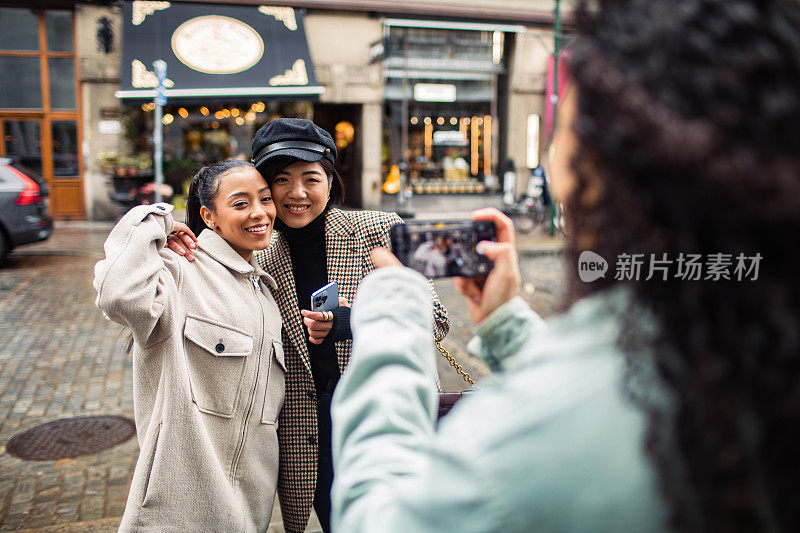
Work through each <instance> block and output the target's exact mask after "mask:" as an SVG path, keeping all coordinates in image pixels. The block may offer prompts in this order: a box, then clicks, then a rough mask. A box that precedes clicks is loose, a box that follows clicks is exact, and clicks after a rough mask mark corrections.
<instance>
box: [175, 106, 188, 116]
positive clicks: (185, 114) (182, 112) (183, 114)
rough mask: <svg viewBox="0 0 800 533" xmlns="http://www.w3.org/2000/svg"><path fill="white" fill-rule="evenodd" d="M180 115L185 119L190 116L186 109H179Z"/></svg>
mask: <svg viewBox="0 0 800 533" xmlns="http://www.w3.org/2000/svg"><path fill="white" fill-rule="evenodd" d="M178 114H179V115H180V116H181V117H183V118H186V117H188V116H189V112H188V111H186V109H184V108H180V109H178Z"/></svg>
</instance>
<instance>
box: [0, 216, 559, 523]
mask: <svg viewBox="0 0 800 533" xmlns="http://www.w3.org/2000/svg"><path fill="white" fill-rule="evenodd" d="M110 228H111V226H110V225H108V224H93V223H65V224H59V225H58V226H57V228H56V231H55V233H54V235H53V237H52V238H51V239H50V240H48V241H46V242H44V243H40V244H36V245H32V246H27V247H22V248H19V249H18V250H15V251H14V252H12V254H10V256H9V259H8V261H7V262H6V263H5V264H3V265H0V369H1V370H0V447H2V448H0V450H2V453H0V530H2V531H7V530H19V529H23V528H24V529H28V528H32V529H39V528H46V529H45V531H51V532H64V531H104V532H105V531H116V528H117V525H118V522H119V518H120V517H121V515H122V512H123V509H124V505H125V500H126V498H127V492H128V486H129V484H130V480H131V476H132V473H133V467H134V465H135V462H136V457H137V454H138V446H137V443H136V439H131V440H129V441H127V442H125V443H123V444H120V445H118V446H116V447H114V448H111V449H108V450H105V451H102V452H100V453H97V454H95V455H88V456H83V457H77V458H74V459H62V460H59V461H24V460H21V459H18V458H16V457H14V456H12V455H10V454H9V453H7V452H6V450H5V446H6V444H7V443H8V441H9V440H10V439H11V437H13V436H14V435H15V434H16V433H18V432H20V431H22V430H25V429H29V428H31V427H34V426H36V425H39V424H42V423H45V422H49V421H51V420H55V419H59V418H65V417H72V416H85V415H122V416H126V417H129V418H133V401H132V390H131V389H132V361H131V359H130V357H128V356H126V355H125V352H124V349H123V348H124V346H123V344H124V334H123V333H122V332H121V330H122V328H121V327H120V326H118V325H116V324H114V323H111V322H108V321H106V320H105V319H103V317H102V315H101V313H100V311H99V310H97V308H96V307H95V305H94V298H95V293H94V289H93V288H92V285H91V281H92V269H93V266H94V263H95V262H96V261H97V260H99V259H101V258H102V243H103V241H104V239H105V237H106V235H107V234H108V231H109V230H110ZM547 254H548V255H543V256H533V257H523V258H522V259H521V270H522V272H523V278H524V280H525V283H526V285H525V286H524V288H523V296H524V297H525V298H526V299H527V300H528V301H529V302H530V303H531V305H532V307H533V308H534V309H536V310H537V311H539V312H540V313H541V314H543V315H547V314H549V313H551V312H552V311H553V310H554V309H555V307H556V302H557V298H558V294H559V291H560V290H561V283H562V281H561V274H560V257H559V256H557V255H552V254H551V252H550V251H548V252H547ZM436 286H437V290H438V291H439V293H440V295H441V297H442V300H443V302H444V304H445V306H447V308H448V309H449V310H450V313H451V318H452V321H453V327H452V329H451V333H450V335H448V337H447V339H445V342H444V345H445V347H446V348H447V349H449V350H450V351H451V352H452V353H453V355H454V356H455V357H456V359H457V360H459V361H460V362H461V363H462V364H464V366H465V368H466V369H467V370H468V371H470V372H471V373H472V374H473V375H474V376H476V377H478V378H480V377H481V376H484V375H486V374H487V373H488V372H487V370H486V368H485V366H483V364H482V363H481V362H480V361H478V360H477V359H475V358H474V357H471V356H469V355H468V354H467V353H466V351H465V349H464V346H466V343H467V341H468V340H469V338H470V335H471V321H470V320H469V316H468V314H467V311H466V307H465V306H464V305H463V300H462V299H461V296H460V295H459V294H457V291H456V290H455V288H454V287H453V285H452V282H450V281H449V280H440V281H437V282H436ZM531 287H535V289H534V290H532V291H531ZM439 366H440V369H441V373H442V383H443V385H444V388H445V389H446V390H460V389H463V388H466V384H465V383H463V382H462V381H461V378H460V377H458V375H457V374H456V373H455V372H454V371H452V369H450V368H449V366H448V365H447V362H446V361H445V360H444V359H443V358H439ZM317 528H318V526H317V525H316V520H315V521H314V522H313V523H312V524H310V526H309V529H308V531H316V530H318V529H317ZM281 531H283V528H282V526H281V517H280V510H279V509H278V507H277V505H276V508H275V511H274V512H273V524H272V526H271V527H270V532H274V533H278V532H281Z"/></svg>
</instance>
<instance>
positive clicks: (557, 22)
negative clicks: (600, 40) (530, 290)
mask: <svg viewBox="0 0 800 533" xmlns="http://www.w3.org/2000/svg"><path fill="white" fill-rule="evenodd" d="M555 2H556V4H555V11H554V13H553V96H552V104H553V131H555V127H556V117H557V115H558V60H559V59H560V57H561V0H555ZM551 198H552V197H551ZM551 203H552V204H553V205H552V206H551V209H552V212H551V213H550V236H551V237H552V236H554V235H555V234H556V205H555V202H551Z"/></svg>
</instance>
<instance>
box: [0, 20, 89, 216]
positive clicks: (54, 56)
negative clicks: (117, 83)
mask: <svg viewBox="0 0 800 533" xmlns="http://www.w3.org/2000/svg"><path fill="white" fill-rule="evenodd" d="M77 70H78V69H77V62H76V58H75V28H74V18H73V11H72V10H69V9H63V10H61V9H34V8H30V7H0V73H2V79H0V136H1V137H2V139H3V142H2V143H0V155H5V156H9V157H14V158H19V159H20V160H21V161H22V163H23V164H24V165H26V166H28V167H29V168H30V169H31V170H33V171H34V172H36V173H37V174H39V175H41V176H42V177H43V178H44V179H45V180H46V181H47V183H48V185H49V186H50V191H51V193H50V203H51V212H52V214H53V215H54V216H55V217H56V218H83V217H84V216H85V207H84V201H83V183H82V175H83V162H82V160H81V158H80V157H79V155H78V154H79V147H80V146H81V145H82V131H81V122H80V94H79V93H80V86H79V83H78V81H77V80H78V74H77Z"/></svg>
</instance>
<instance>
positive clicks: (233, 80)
mask: <svg viewBox="0 0 800 533" xmlns="http://www.w3.org/2000/svg"><path fill="white" fill-rule="evenodd" d="M122 13H123V20H124V23H123V40H122V42H123V45H122V65H121V78H122V83H121V85H122V89H121V90H120V91H117V93H116V96H117V97H118V98H127V99H152V98H153V97H154V96H155V89H154V88H155V86H156V76H155V73H154V71H153V70H154V69H153V62H154V61H156V60H158V59H163V60H164V61H166V63H167V81H166V83H165V85H166V86H167V90H166V96H167V98H169V99H173V98H176V99H181V101H187V100H189V99H194V100H199V99H203V98H224V97H234V98H235V97H239V98H246V97H250V96H252V97H256V96H257V97H261V98H268V97H270V96H272V97H276V98H298V97H303V98H317V97H318V96H319V94H321V93H322V92H324V91H325V88H324V87H321V86H319V85H317V80H316V77H315V76H314V65H313V63H312V62H311V56H310V54H309V51H308V42H307V41H306V34H305V28H304V26H303V11H302V10H299V9H293V8H291V7H283V6H267V5H262V6H241V5H226V4H206V3H204V4H199V3H198V4H193V3H184V2H180V3H178V2H139V1H136V2H127V1H126V2H124V3H123V5H122Z"/></svg>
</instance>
